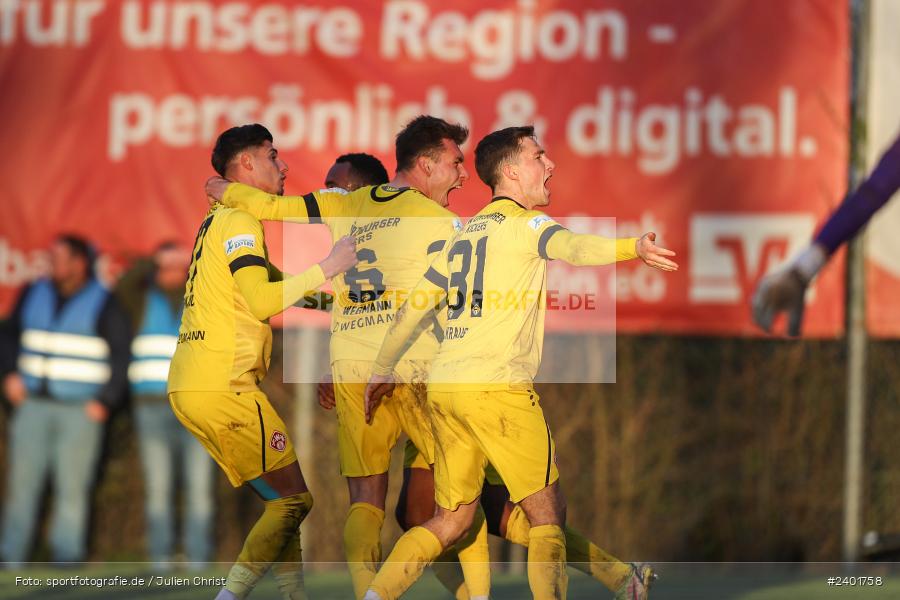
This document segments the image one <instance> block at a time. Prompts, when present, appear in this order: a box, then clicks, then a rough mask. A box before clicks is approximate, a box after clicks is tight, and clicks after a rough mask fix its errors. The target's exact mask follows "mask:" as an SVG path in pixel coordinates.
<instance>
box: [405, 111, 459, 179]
mask: <svg viewBox="0 0 900 600" xmlns="http://www.w3.org/2000/svg"><path fill="white" fill-rule="evenodd" d="M468 137H469V130H468V129H466V128H465V127H463V126H462V125H456V124H453V123H448V122H447V121H445V120H443V119H439V118H437V117H432V116H430V115H420V116H418V117H416V118H415V119H413V120H412V121H410V122H409V123H408V124H407V125H406V127H404V128H403V130H402V131H401V132H400V133H398V134H397V144H396V152H397V171H406V170H407V169H411V168H412V167H413V165H415V163H416V159H417V158H419V157H420V156H428V157H430V158H433V159H435V160H436V159H437V158H438V156H440V151H441V149H442V148H443V143H444V140H451V141H453V142H456V143H457V144H462V143H463V142H465V141H466V138H468Z"/></svg>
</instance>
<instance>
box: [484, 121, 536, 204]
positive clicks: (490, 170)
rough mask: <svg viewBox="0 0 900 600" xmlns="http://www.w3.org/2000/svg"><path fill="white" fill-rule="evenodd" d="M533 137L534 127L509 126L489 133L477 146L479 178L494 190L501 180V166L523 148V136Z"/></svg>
mask: <svg viewBox="0 0 900 600" xmlns="http://www.w3.org/2000/svg"><path fill="white" fill-rule="evenodd" d="M527 137H530V138H533V137H534V127H531V126H526V127H507V128H506V129H500V130H498V131H494V132H492V133H489V134H487V135H486V136H484V137H483V138H481V141H480V142H478V146H477V147H476V148H475V171H477V172H478V178H479V179H481V180H482V181H483V182H485V183H486V184H487V185H488V186H490V188H491V189H492V190H493V189H494V188H496V187H497V183H498V181H499V180H500V166H501V165H502V164H503V163H505V162H507V161H510V160H512V159H513V158H514V157H515V156H516V155H517V154H518V153H519V149H520V148H521V144H522V141H521V140H522V138H527Z"/></svg>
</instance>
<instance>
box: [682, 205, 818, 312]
mask: <svg viewBox="0 0 900 600" xmlns="http://www.w3.org/2000/svg"><path fill="white" fill-rule="evenodd" d="M814 228H815V219H814V217H813V216H812V215H809V214H803V213H788V214H784V213H779V214H771V213H770V214H767V215H760V214H753V215H735V214H697V215H694V216H693V217H692V218H691V241H690V244H691V262H690V264H691V269H690V276H691V284H690V285H691V287H690V292H689V298H690V301H691V302H692V303H696V304H741V303H744V302H746V301H747V300H746V299H747V298H749V296H750V294H752V293H753V289H754V288H755V287H756V284H757V283H758V282H759V280H760V278H762V277H763V276H764V275H766V274H767V273H770V272H771V271H773V270H775V269H777V268H778V267H780V266H781V265H782V264H783V263H784V261H785V260H787V259H788V258H790V257H792V256H794V255H796V254H797V253H798V252H800V251H801V250H802V249H803V248H804V247H805V246H806V245H807V244H808V243H809V241H810V239H811V237H812V234H813V229H814Z"/></svg>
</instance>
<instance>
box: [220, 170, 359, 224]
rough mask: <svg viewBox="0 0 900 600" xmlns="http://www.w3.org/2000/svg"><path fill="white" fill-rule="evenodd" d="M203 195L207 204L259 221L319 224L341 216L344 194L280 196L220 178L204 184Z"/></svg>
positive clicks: (331, 191)
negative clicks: (246, 214) (240, 213)
mask: <svg viewBox="0 0 900 600" xmlns="http://www.w3.org/2000/svg"><path fill="white" fill-rule="evenodd" d="M206 195H207V198H208V199H209V200H210V202H221V203H222V204H224V205H225V206H227V207H229V208H238V209H240V210H243V211H245V212H248V213H250V214H251V215H253V216H254V217H256V218H257V219H259V220H261V221H293V222H296V223H313V224H315V223H322V222H323V218H330V217H337V216H340V215H341V214H343V212H342V209H343V208H344V206H343V205H345V204H346V203H347V202H346V200H347V199H346V196H347V193H346V192H344V191H343V190H338V189H332V190H328V191H318V192H310V193H309V194H305V195H303V196H279V195H277V194H269V193H266V192H264V191H262V190H259V189H257V188H255V187H251V186H249V185H244V184H243V183H232V182H230V181H228V180H227V179H223V178H221V177H211V178H210V179H209V180H207V182H206Z"/></svg>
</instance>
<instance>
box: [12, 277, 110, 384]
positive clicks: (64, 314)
mask: <svg viewBox="0 0 900 600" xmlns="http://www.w3.org/2000/svg"><path fill="white" fill-rule="evenodd" d="M108 299H109V292H108V291H107V290H106V289H105V288H104V287H103V286H102V285H100V282H98V281H97V280H96V279H91V280H90V281H88V283H86V284H85V285H84V287H82V288H81V289H80V290H78V291H77V292H76V293H75V295H74V296H72V297H71V298H69V299H68V300H67V301H66V303H65V306H63V308H62V310H60V311H59V312H57V311H56V306H57V303H58V301H59V294H58V293H57V292H56V288H55V287H53V283H51V282H50V280H49V279H41V280H38V281H37V282H36V283H35V284H34V285H33V286H32V288H31V289H30V290H29V291H28V296H27V297H26V298H25V302H24V304H23V306H22V336H21V339H20V346H21V351H20V353H19V361H18V369H19V373H20V374H21V375H22V377H23V379H24V380H25V386H26V387H27V388H28V391H29V392H30V393H32V394H41V393H44V392H45V390H46V392H47V393H49V394H50V396H51V397H53V398H56V399H59V400H71V401H82V400H88V399H91V398H96V396H97V393H98V392H99V391H100V388H102V387H103V385H104V384H105V383H106V382H107V381H109V376H110V367H109V345H108V344H107V343H106V340H104V339H103V338H102V337H100V335H99V334H98V332H97V323H98V321H99V320H100V313H101V312H102V310H103V307H104V306H105V305H106V302H107V301H108ZM45 385H46V387H44V386H45Z"/></svg>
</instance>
